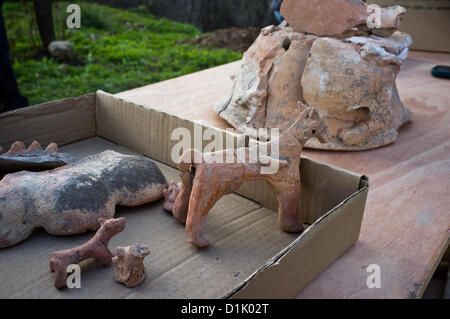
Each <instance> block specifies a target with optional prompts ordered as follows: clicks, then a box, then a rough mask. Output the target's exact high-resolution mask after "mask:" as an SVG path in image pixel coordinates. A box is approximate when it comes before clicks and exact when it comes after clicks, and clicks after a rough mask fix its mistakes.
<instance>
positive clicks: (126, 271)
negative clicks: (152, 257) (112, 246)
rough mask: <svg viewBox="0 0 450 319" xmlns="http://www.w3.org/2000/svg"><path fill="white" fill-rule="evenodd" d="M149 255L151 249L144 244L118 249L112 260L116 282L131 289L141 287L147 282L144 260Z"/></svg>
mask: <svg viewBox="0 0 450 319" xmlns="http://www.w3.org/2000/svg"><path fill="white" fill-rule="evenodd" d="M149 254H150V249H149V248H148V247H147V246H145V245H143V244H134V245H132V246H127V247H120V246H119V247H117V248H116V256H114V257H113V259H112V263H113V266H114V280H115V281H117V282H120V283H123V284H125V285H126V286H127V287H129V288H134V287H136V286H139V285H140V284H141V283H143V282H144V280H145V266H144V258H145V257H146V256H148V255H149Z"/></svg>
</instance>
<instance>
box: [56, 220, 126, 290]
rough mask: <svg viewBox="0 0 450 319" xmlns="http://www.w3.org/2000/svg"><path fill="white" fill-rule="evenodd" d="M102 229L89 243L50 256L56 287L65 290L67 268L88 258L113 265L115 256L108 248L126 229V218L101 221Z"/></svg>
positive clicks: (105, 264) (106, 264)
mask: <svg viewBox="0 0 450 319" xmlns="http://www.w3.org/2000/svg"><path fill="white" fill-rule="evenodd" d="M99 223H100V225H101V226H100V229H99V230H98V231H97V233H96V234H95V236H94V237H93V238H92V239H91V240H89V241H88V242H87V243H85V244H83V245H81V246H78V247H74V248H71V249H67V250H60V251H55V252H52V253H51V254H50V271H51V272H54V273H55V287H56V288H58V289H61V288H64V287H65V286H66V282H67V266H69V265H74V264H78V263H80V262H81V261H83V260H86V259H88V258H95V259H96V260H98V261H99V262H100V263H101V264H102V265H104V266H109V265H111V262H112V259H113V257H114V255H113V254H112V253H111V251H110V250H109V248H108V243H109V241H110V240H111V238H112V237H113V236H115V235H116V234H118V233H120V232H121V231H123V230H124V229H125V223H126V219H125V217H122V218H118V219H104V218H100V219H99Z"/></svg>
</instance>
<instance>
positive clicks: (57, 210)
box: [0, 151, 167, 248]
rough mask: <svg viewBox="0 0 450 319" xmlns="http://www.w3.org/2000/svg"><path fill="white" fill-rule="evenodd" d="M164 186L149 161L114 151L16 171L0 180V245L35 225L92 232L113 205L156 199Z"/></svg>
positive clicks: (18, 238) (63, 231)
mask: <svg viewBox="0 0 450 319" xmlns="http://www.w3.org/2000/svg"><path fill="white" fill-rule="evenodd" d="M165 188H167V183H166V180H165V177H164V175H163V174H162V173H161V171H160V170H159V169H158V167H157V166H156V165H155V163H153V162H152V161H151V160H150V159H148V158H145V157H143V156H135V155H124V154H120V153H116V152H114V151H106V152H103V153H100V154H96V155H93V156H89V157H86V158H84V159H82V160H80V161H78V162H76V163H74V164H69V165H66V166H63V167H60V168H56V169H54V170H51V171H45V172H37V173H36V172H19V173H14V174H9V175H6V176H5V177H4V178H3V179H2V180H1V181H0V248H3V247H8V246H12V245H15V244H17V243H19V242H21V241H23V240H25V239H26V238H27V237H28V236H30V234H31V232H32V231H33V230H34V229H35V228H38V227H43V228H44V229H45V230H46V231H47V232H48V233H50V234H53V235H73V234H80V233H84V232H86V231H88V230H91V231H94V230H97V229H98V227H99V226H100V225H99V222H98V219H99V218H100V217H103V218H112V217H113V216H114V214H115V206H116V205H121V206H138V205H143V204H146V203H150V202H153V201H156V200H159V199H160V198H162V196H163V190H164V189H165Z"/></svg>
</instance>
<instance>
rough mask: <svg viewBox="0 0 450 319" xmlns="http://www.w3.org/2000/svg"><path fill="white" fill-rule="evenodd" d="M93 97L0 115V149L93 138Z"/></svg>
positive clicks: (88, 96)
mask: <svg viewBox="0 0 450 319" xmlns="http://www.w3.org/2000/svg"><path fill="white" fill-rule="evenodd" d="M95 97H96V95H95V94H87V95H83V96H80V97H75V98H68V99H64V100H59V101H55V102H49V103H43V104H39V105H34V106H30V107H26V108H22V109H18V110H14V111H10V112H6V113H1V114H0V123H1V124H0V146H1V147H3V148H4V149H8V148H9V146H10V145H11V144H12V143H13V142H15V141H22V142H24V143H25V144H26V145H29V144H30V143H31V142H33V141H34V140H36V141H38V142H39V143H40V144H41V145H46V144H49V143H51V142H55V143H57V144H58V145H65V144H68V143H72V142H75V141H78V140H82V139H85V138H89V137H92V136H95V135H96V127H95V126H96V121H95Z"/></svg>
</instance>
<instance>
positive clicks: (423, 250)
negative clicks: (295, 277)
mask: <svg viewBox="0 0 450 319" xmlns="http://www.w3.org/2000/svg"><path fill="white" fill-rule="evenodd" d="M437 64H445V65H450V54H444V53H428V52H427V53H426V52H417V51H416V52H414V51H413V52H411V53H410V56H409V58H408V60H407V61H406V62H405V63H404V65H403V67H402V70H401V72H400V74H399V77H398V81H397V82H398V87H399V91H400V96H401V98H402V100H403V102H404V104H405V105H406V106H407V107H409V108H410V110H411V111H413V113H414V118H413V122H412V123H411V124H408V125H406V126H404V127H403V128H402V129H401V130H400V135H399V138H398V140H397V142H396V143H395V144H392V145H389V146H386V147H383V148H380V149H376V150H371V151H364V152H353V153H347V152H331V151H316V150H305V152H304V155H305V156H307V157H310V158H313V159H315V160H319V161H322V162H326V163H330V164H332V165H335V166H338V167H342V168H344V169H348V170H351V171H354V172H357V173H362V174H365V175H367V176H369V178H370V191H369V196H368V199H367V204H366V210H365V215H364V221H363V225H362V229H361V235H360V238H359V240H358V242H357V243H356V244H355V245H354V246H353V247H352V248H351V249H350V250H348V251H347V252H346V253H345V254H344V255H343V256H342V257H341V258H339V259H338V260H337V261H336V262H334V263H333V264H332V265H331V266H330V267H329V268H328V269H326V270H325V271H324V272H323V273H322V274H320V275H319V276H318V277H317V278H316V279H315V280H314V281H313V282H312V283H311V284H309V285H308V286H307V287H306V288H305V289H304V290H303V291H301V292H300V294H299V295H298V298H417V297H420V296H421V295H422V294H423V292H424V290H425V288H426V286H427V284H428V282H429V280H430V278H431V276H432V274H433V272H434V270H435V268H436V266H437V263H438V262H439V260H440V259H441V257H442V255H443V254H444V252H445V250H446V249H447V248H448V246H449V242H450V80H445V79H437V78H434V77H432V76H431V75H430V70H431V68H432V67H433V66H435V65H437ZM238 68H239V62H235V63H231V64H226V65H223V66H220V67H216V68H212V69H209V70H205V71H202V72H198V73H194V74H190V75H187V76H183V77H180V78H176V79H172V80H169V81H164V82H160V83H156V84H152V85H149V86H145V87H142V88H138V89H134V90H130V91H126V92H122V93H119V94H117V96H119V97H122V98H124V99H126V100H130V101H133V102H135V103H139V104H142V105H144V106H150V107H153V108H156V109H159V110H163V111H166V112H169V113H175V114H178V115H179V116H182V117H185V118H188V119H192V120H200V119H201V120H203V121H204V122H206V123H208V124H210V125H213V126H216V127H221V128H226V127H229V125H228V124H227V123H226V122H225V121H223V120H221V119H220V118H219V117H218V116H217V115H216V114H215V113H214V110H213V105H214V104H215V102H216V100H217V99H218V98H220V97H221V96H223V95H225V94H226V93H227V92H228V90H229V89H230V87H231V84H232V81H231V79H230V76H231V75H233V74H234V73H235V72H236V71H237V70H238ZM371 264H376V265H379V266H380V269H381V288H374V289H369V288H368V287H367V283H366V282H367V278H368V276H369V275H370V273H368V272H367V266H368V265H371Z"/></svg>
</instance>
